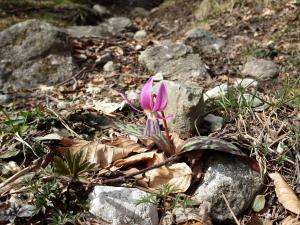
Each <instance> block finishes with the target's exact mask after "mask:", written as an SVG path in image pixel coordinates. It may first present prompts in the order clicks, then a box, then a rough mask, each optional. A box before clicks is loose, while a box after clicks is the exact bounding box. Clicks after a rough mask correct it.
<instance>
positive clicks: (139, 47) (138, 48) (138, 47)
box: [135, 45, 143, 51]
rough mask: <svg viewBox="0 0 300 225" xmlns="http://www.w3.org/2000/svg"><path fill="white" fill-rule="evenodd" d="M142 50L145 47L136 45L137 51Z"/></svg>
mask: <svg viewBox="0 0 300 225" xmlns="http://www.w3.org/2000/svg"><path fill="white" fill-rule="evenodd" d="M142 48H143V46H141V45H136V46H135V50H137V51H138V50H141V49H142Z"/></svg>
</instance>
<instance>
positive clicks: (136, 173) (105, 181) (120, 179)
mask: <svg viewBox="0 0 300 225" xmlns="http://www.w3.org/2000/svg"><path fill="white" fill-rule="evenodd" d="M177 159H179V156H177V155H173V156H171V157H170V158H168V159H166V160H165V161H164V162H161V163H158V164H155V165H153V166H150V167H148V168H145V169H142V170H140V171H138V172H134V173H130V174H127V175H125V176H122V177H117V178H112V179H107V180H103V181H101V182H100V183H101V184H111V183H118V182H125V181H126V179H128V178H131V177H134V176H137V175H140V174H143V173H146V172H148V171H149V170H153V169H156V168H159V167H161V166H164V165H166V164H168V163H170V162H173V161H175V160H177Z"/></svg>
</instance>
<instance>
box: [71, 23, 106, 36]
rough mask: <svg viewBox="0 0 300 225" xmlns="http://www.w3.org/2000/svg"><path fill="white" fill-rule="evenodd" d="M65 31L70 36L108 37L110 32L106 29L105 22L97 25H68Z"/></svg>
mask: <svg viewBox="0 0 300 225" xmlns="http://www.w3.org/2000/svg"><path fill="white" fill-rule="evenodd" d="M65 31H66V32H67V33H68V34H69V35H70V36H72V37H76V38H82V37H109V36H111V33H110V32H109V31H108V26H107V24H106V23H101V24H99V25H97V26H70V27H68V28H66V29H65Z"/></svg>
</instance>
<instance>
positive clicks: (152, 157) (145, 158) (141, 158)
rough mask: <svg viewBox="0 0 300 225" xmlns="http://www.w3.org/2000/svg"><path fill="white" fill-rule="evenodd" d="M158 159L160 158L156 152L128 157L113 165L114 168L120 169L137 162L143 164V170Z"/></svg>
mask: <svg viewBox="0 0 300 225" xmlns="http://www.w3.org/2000/svg"><path fill="white" fill-rule="evenodd" d="M158 158H160V157H159V155H158V153H157V152H156V151H151V152H144V153H140V154H137V155H133V156H129V157H127V158H125V159H119V160H116V161H115V162H114V164H113V165H114V166H116V167H122V166H128V165H132V164H136V163H139V162H143V163H145V168H146V167H149V166H152V165H153V164H154V163H155V162H156V161H157V159H158ZM160 162H161V161H160Z"/></svg>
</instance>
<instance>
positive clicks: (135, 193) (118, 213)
mask: <svg viewBox="0 0 300 225" xmlns="http://www.w3.org/2000/svg"><path fill="white" fill-rule="evenodd" d="M147 195H148V193H146V192H144V191H141V190H139V189H137V188H124V187H110V186H96V187H95V188H94V191H93V192H92V193H90V195H89V200H90V210H89V211H90V213H92V214H93V215H95V216H97V217H99V218H101V219H102V220H104V221H107V223H108V224H112V225H121V224H128V225H129V224H130V225H158V224H159V219H158V213H157V207H156V206H155V205H154V204H151V203H141V204H139V205H137V204H136V203H137V201H138V200H140V199H141V198H142V197H145V196H147Z"/></svg>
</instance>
